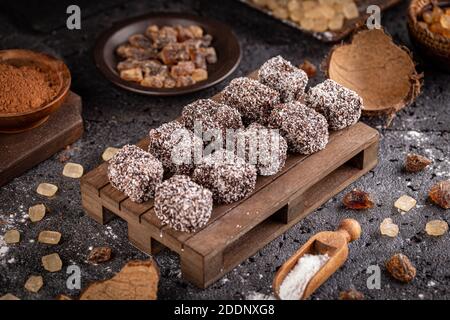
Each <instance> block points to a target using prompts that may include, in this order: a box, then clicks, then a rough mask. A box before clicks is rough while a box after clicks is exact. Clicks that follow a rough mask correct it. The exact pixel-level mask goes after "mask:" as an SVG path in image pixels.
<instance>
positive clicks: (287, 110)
mask: <svg viewBox="0 0 450 320" xmlns="http://www.w3.org/2000/svg"><path fill="white" fill-rule="evenodd" d="M270 127H271V128H277V129H279V130H280V132H281V134H282V135H283V136H284V138H285V139H286V141H287V143H288V146H289V150H290V151H292V152H295V153H301V154H311V153H314V152H317V151H320V150H322V149H324V148H325V146H326V145H327V143H328V123H327V120H326V119H325V117H324V116H323V115H321V114H320V113H318V112H316V111H314V110H313V109H311V108H308V107H306V106H305V105H303V104H301V103H300V102H289V103H285V104H279V105H278V106H276V107H275V108H274V110H273V111H272V114H271V116H270Z"/></svg>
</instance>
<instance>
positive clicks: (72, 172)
mask: <svg viewBox="0 0 450 320" xmlns="http://www.w3.org/2000/svg"><path fill="white" fill-rule="evenodd" d="M83 172H84V169H83V166H82V165H80V164H78V163H71V162H69V163H67V164H66V165H65V166H64V170H63V176H65V177H68V178H73V179H79V178H81V177H82V176H83Z"/></svg>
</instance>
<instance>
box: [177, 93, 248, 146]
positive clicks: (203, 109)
mask: <svg viewBox="0 0 450 320" xmlns="http://www.w3.org/2000/svg"><path fill="white" fill-rule="evenodd" d="M181 118H182V120H181V121H182V123H183V124H184V125H185V126H186V128H188V129H189V130H191V131H192V130H194V125H195V124H196V122H201V125H202V132H201V133H203V132H205V131H208V130H220V131H221V133H222V137H223V139H226V131H227V129H234V130H236V129H240V128H242V127H243V124H242V117H241V114H240V113H239V111H238V110H237V109H235V108H231V107H229V106H227V105H225V104H223V103H219V102H216V101H213V100H211V99H200V100H197V101H195V102H193V103H191V104H188V105H187V106H185V107H184V108H183V112H182V115H181ZM195 133H197V132H195Z"/></svg>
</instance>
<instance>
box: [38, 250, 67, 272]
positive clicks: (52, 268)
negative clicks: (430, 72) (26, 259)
mask: <svg viewBox="0 0 450 320" xmlns="http://www.w3.org/2000/svg"><path fill="white" fill-rule="evenodd" d="M42 265H43V267H44V269H45V270H47V271H49V272H57V271H60V270H61V269H62V261H61V258H60V257H59V255H58V254H57V253H52V254H49V255H47V256H44V257H42Z"/></svg>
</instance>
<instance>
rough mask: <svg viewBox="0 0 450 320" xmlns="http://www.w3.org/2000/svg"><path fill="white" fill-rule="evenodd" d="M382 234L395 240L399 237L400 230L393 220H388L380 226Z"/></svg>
mask: <svg viewBox="0 0 450 320" xmlns="http://www.w3.org/2000/svg"><path fill="white" fill-rule="evenodd" d="M380 232H381V234H382V235H385V236H388V237H391V238H395V237H396V236H397V235H398V232H399V228H398V225H396V224H395V223H394V222H393V221H392V219H391V218H386V219H384V220H383V222H382V223H381V224H380Z"/></svg>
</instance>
